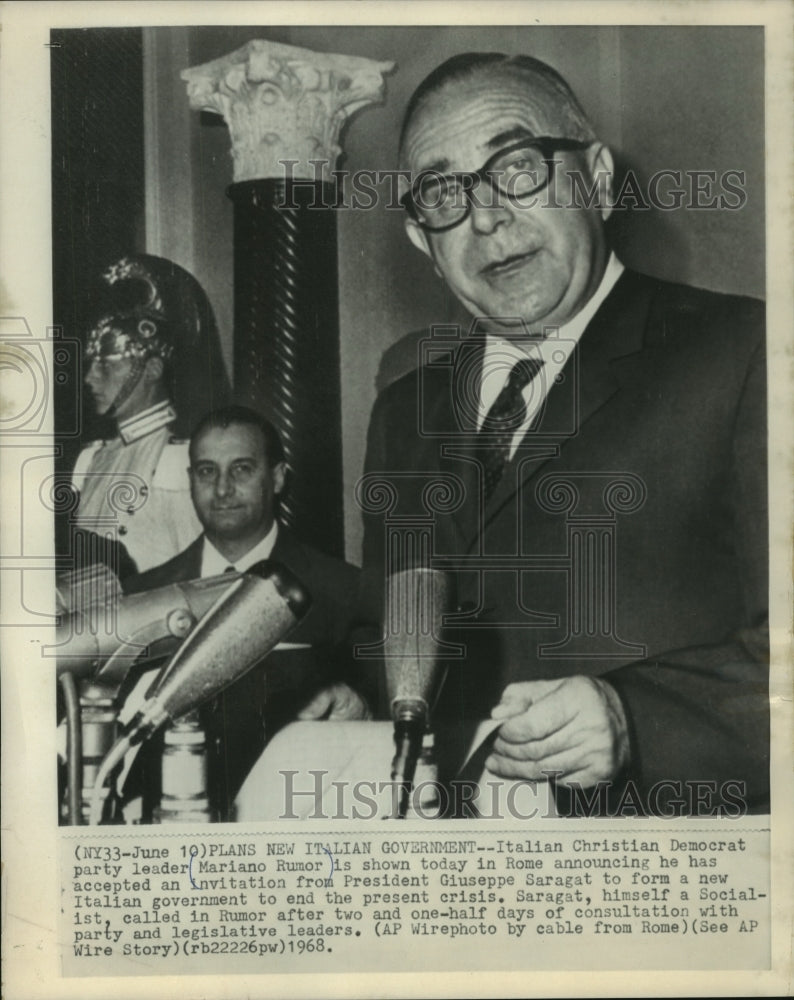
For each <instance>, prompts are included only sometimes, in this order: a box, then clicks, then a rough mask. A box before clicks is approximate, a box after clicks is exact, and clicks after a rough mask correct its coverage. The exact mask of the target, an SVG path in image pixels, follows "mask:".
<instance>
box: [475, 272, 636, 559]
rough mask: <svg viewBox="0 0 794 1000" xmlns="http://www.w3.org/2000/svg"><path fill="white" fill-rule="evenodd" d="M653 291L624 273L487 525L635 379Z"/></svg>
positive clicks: (503, 484)
mask: <svg viewBox="0 0 794 1000" xmlns="http://www.w3.org/2000/svg"><path fill="white" fill-rule="evenodd" d="M652 289H653V283H652V281H651V280H649V279H647V278H644V277H643V276H642V275H638V274H635V273H633V272H630V271H625V272H624V273H623V274H622V275H621V277H620V278H619V280H618V282H617V283H616V285H615V287H614V288H613V289H612V291H611V292H610V294H609V295H608V296H607V298H606V299H605V301H604V302H603V303H602V305H601V307H600V308H599V310H598V312H597V313H596V314H595V316H594V317H593V319H592V320H591V321H590V323H589V324H588V326H587V329H586V330H585V331H584V333H583V334H582V337H581V339H580V340H579V343H578V344H577V346H576V347H575V348H574V351H573V353H572V355H571V357H570V358H569V359H568V363H567V364H566V366H565V368H564V369H563V381H562V383H560V384H558V385H555V386H553V387H552V390H551V391H550V392H549V394H548V396H547V398H546V402H545V404H544V407H543V409H542V411H541V413H540V414H539V416H538V418H536V420H535V422H534V423H533V425H532V426H531V427H530V428H529V430H528V431H527V433H526V435H525V436H524V438H523V440H522V442H521V444H520V446H519V448H518V450H517V451H516V454H515V456H514V457H513V458H512V459H511V460H510V461H509V462H508V463H507V465H506V467H505V472H504V475H503V477H502V479H501V481H500V483H499V485H498V486H497V488H496V489H495V491H494V493H493V496H492V497H491V498H490V501H489V503H488V505H487V507H486V509H485V512H484V518H483V523H487V522H488V521H490V520H491V519H492V518H493V517H495V516H496V514H497V513H498V512H499V511H500V510H501V509H502V508H503V507H504V506H505V504H507V503H508V502H509V501H511V499H512V498H513V497H514V496H515V494H516V492H517V491H518V489H519V488H523V489H526V487H527V484H528V483H529V482H530V481H531V480H532V479H533V478H534V477H535V476H537V475H538V473H539V472H540V471H541V470H542V469H543V467H544V466H545V465H546V463H547V462H549V461H550V460H551V459H554V458H557V457H559V456H560V454H561V453H562V450H563V448H564V447H565V445H566V444H567V443H568V442H569V441H571V440H573V439H575V438H579V437H580V436H581V435H582V434H584V433H585V428H586V424H587V422H588V421H589V420H590V419H591V417H592V416H593V415H594V414H595V413H597V412H599V411H600V410H601V409H602V408H603V407H604V406H606V405H607V404H608V403H609V401H610V400H611V399H612V398H613V397H614V396H615V394H616V393H618V392H619V391H620V388H621V385H622V384H624V383H626V382H627V380H629V379H630V378H631V376H632V373H633V372H634V371H635V369H636V364H637V360H638V359H637V355H638V352H640V351H641V350H642V347H643V344H644V341H645V332H646V326H647V324H648V314H649V308H650V302H651V295H652ZM470 537H471V536H470ZM472 540H473V538H472Z"/></svg>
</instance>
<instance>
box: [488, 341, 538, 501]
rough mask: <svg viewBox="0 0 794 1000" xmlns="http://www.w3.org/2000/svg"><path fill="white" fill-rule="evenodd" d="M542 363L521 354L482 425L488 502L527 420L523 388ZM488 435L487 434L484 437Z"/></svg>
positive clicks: (533, 376)
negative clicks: (514, 437) (520, 429)
mask: <svg viewBox="0 0 794 1000" xmlns="http://www.w3.org/2000/svg"><path fill="white" fill-rule="evenodd" d="M542 367H543V362H542V361H540V360H538V359H537V358H522V359H521V360H520V361H517V362H516V363H515V364H514V365H513V367H512V368H511V370H510V374H509V375H508V377H507V381H506V382H505V384H504V386H503V387H502V390H501V392H500V393H499V395H498V396H497V397H496V399H495V400H494V402H493V405H492V406H491V408H490V410H489V411H488V414H487V415H486V417H485V420H484V421H483V425H482V427H481V428H480V431H479V434H478V438H480V439H481V441H480V444H479V445H478V449H477V452H478V457H479V459H480V461H481V462H482V467H483V488H484V490H485V502H486V503H487V502H488V501H489V500H490V498H491V496H492V495H493V492H494V490H495V489H496V487H497V486H498V485H499V481H500V480H501V478H502V474H503V472H504V468H505V465H506V464H507V459H508V456H509V455H510V445H511V443H512V441H513V435H514V434H515V432H516V431H517V430H518V428H519V427H520V426H521V424H522V423H523V422H524V418H525V417H526V413H527V404H526V402H525V401H524V395H523V393H524V389H526V387H527V386H528V385H529V383H530V382H531V381H532V379H534V378H535V376H536V375H537V374H538V372H539V371H540V370H541V368H542ZM483 436H485V437H483Z"/></svg>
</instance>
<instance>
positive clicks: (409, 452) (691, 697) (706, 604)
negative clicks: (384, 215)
mask: <svg viewBox="0 0 794 1000" xmlns="http://www.w3.org/2000/svg"><path fill="white" fill-rule="evenodd" d="M482 346H483V342H482V341H479V342H478V339H477V338H476V337H473V338H470V339H468V340H464V341H463V342H462V343H461V344H460V345H459V346H457V349H455V347H456V345H454V344H451V343H449V342H444V341H443V340H442V339H439V338H435V339H433V340H432V343H431V345H430V349H429V350H428V352H427V357H428V363H427V364H425V365H424V366H423V368H421V369H420V370H418V371H417V372H413V373H411V374H410V375H408V376H406V377H404V378H402V379H401V380H399V381H398V382H396V383H394V384H393V385H392V386H390V387H389V388H388V389H387V390H386V391H385V392H384V393H383V394H382V395H381V396H380V398H379V399H378V401H377V402H376V405H375V409H374V411H373V415H372V421H371V425H370V432H369V440H368V453H367V466H366V468H367V472H368V473H371V474H373V475H382V477H383V478H385V479H387V480H389V479H390V480H391V485H392V487H393V489H394V491H395V493H396V494H398V499H397V500H396V503H395V506H394V507H393V508H392V509H391V510H390V511H389V512H388V513H387V514H386V519H387V522H388V521H389V519H393V518H394V517H395V515H410V514H412V513H413V514H416V513H421V511H422V510H425V511H427V504H428V503H429V502H431V501H430V500H429V498H430V497H431V493H429V492H428V491H426V490H424V487H426V486H427V483H428V481H429V480H430V479H432V478H433V477H434V476H435V479H436V480H439V479H443V482H444V485H445V487H446V488H448V489H450V490H451V491H452V493H453V494H454V493H455V491H456V490H457V492H458V496H457V497H453V498H452V499H448V502H447V503H446V508H449V509H445V510H442V512H440V513H438V512H436V513H435V515H434V518H435V520H434V524H435V536H434V548H433V553H434V560H435V561H436V564H437V565H440V564H441V560H439V557H440V556H450V557H452V561H451V563H450V564H451V565H457V568H458V573H457V583H458V599H459V606H460V609H461V611H460V613H459V614H458V615H457V616H456V618H455V620H454V621H453V625H454V627H455V629H456V630H457V632H458V634H457V635H456V636H455V638H457V639H459V640H461V641H463V642H465V643H466V647H467V655H466V658H465V660H464V661H463V662H457V661H453V662H452V663H451V667H450V673H449V675H448V678H447V681H446V685H445V689H444V692H443V695H442V711H443V712H444V713H445V714H447V715H450V716H451V717H452V718H454V719H458V720H461V721H463V720H468V719H472V718H477V717H479V718H483V717H486V716H487V715H488V713H489V710H490V708H491V707H492V705H493V704H494V703H495V702H496V701H498V699H499V696H500V694H501V691H502V690H503V688H504V686H505V684H507V683H509V682H511V681H517V680H530V679H536V678H553V677H558V676H567V675H573V674H582V673H585V674H601V675H604V676H605V678H606V679H608V680H609V682H610V683H611V684H612V685H613V686H614V687H615V688H616V690H617V691H618V693H619V695H620V697H621V699H622V701H623V704H624V707H625V710H626V715H627V719H628V723H629V727H630V739H631V760H632V763H631V771H630V773H629V774H628V775H624V776H622V777H623V778H626V777H630V778H631V779H632V780H633V781H634V782H635V783H636V786H637V787H638V789H639V790H640V792H641V794H642V795H643V796H644V797H645V799H646V801H647V799H649V798H650V800H651V810H652V811H665V810H666V809H668V808H672V807H671V806H670V803H671V802H672V801H673V800H674V799H675V797H676V794H679V796H680V793H681V787H680V786H679V788H678V793H676V791H675V789H674V788H673V787H672V786H671V787H669V788H667V790H665V789H664V788H662V789H659V788H658V783H659V782H664V781H668V782H673V783H675V782H684V781H687V780H707V781H714V782H717V786H718V787H717V792H716V793H715V794H716V798H715V799H714V800H713V801H714V802H716V803H719V802H721V801H722V793H721V791H720V789H721V788H722V785H723V783H724V782H728V781H736V782H744V783H745V793H744V796H745V799H746V801H747V802H748V804H749V806H750V807H751V808H754V809H763V808H766V804H767V799H768V787H769V786H768V781H769V774H768V750H769V737H768V703H767V691H768V664H767V651H766V648H765V647H766V645H767V640H766V631H765V625H764V620H765V617H766V613H767V600H768V593H767V590H768V580H767V575H768V574H767V544H768V543H767V499H766V409H765V406H766V404H765V385H766V382H765V378H766V373H765V353H764V325H763V306H762V304H761V303H759V302H756V301H753V300H749V299H745V298H739V297H735V296H727V295H718V294H716V293H712V292H707V291H702V290H698V289H693V288H688V287H684V286H679V285H672V284H668V283H666V282H663V281H659V280H656V279H652V278H648V277H645V276H642V275H638V274H634V273H631V272H626V273H624V274H623V275H622V276H621V278H620V279H619V281H618V283H617V284H616V286H615V287H614V288H613V289H612V291H611V293H610V294H609V295H608V297H607V299H606V300H605V302H604V303H603V304H602V306H601V307H600V309H599V310H598V312H597V314H596V316H595V317H594V318H593V320H592V321H591V323H590V324H589V326H588V328H587V329H586V331H585V333H584V335H583V336H582V338H581V340H580V342H579V345H578V347H577V348H576V349H575V350H574V352H573V355H572V356H571V358H570V359H569V361H568V363H567V364H566V367H565V369H564V371H563V374H562V379H561V380H560V379H558V382H559V384H557V385H555V386H554V387H553V390H552V391H551V393H550V394H549V396H548V397H547V399H546V403H545V405H544V408H543V411H542V413H541V414H540V415H539V417H538V418H537V419H536V421H535V422H534V424H533V426H532V427H531V428H530V430H529V432H528V433H527V435H526V436H525V438H524V439H523V442H522V445H521V447H520V449H519V451H518V452H517V454H516V456H515V458H514V459H513V460H512V461H511V462H510V463H508V465H507V467H506V469H505V473H504V476H503V478H502V481H501V483H500V485H499V486H498V487H497V489H496V491H495V493H494V495H493V497H492V498H491V499H490V501H489V503H488V504H487V505H486V506H485V507H484V509H483V506H482V504H481V501H480V496H481V494H480V465H479V464H478V462H477V459H476V455H475V453H474V452H475V448H474V444H473V430H474V419H475V413H476V405H473V404H476V400H477V399H478V398H479V391H478V387H477V377H478V373H479V360H480V357H481V351H482ZM365 482H366V481H365ZM423 490H424V492H423ZM364 492H365V493H366V491H364ZM373 495H374V494H373ZM437 496H441V493H439V494H437ZM458 501H460V502H459V503H458ZM365 502H366V498H365ZM456 504H457V506H456ZM383 506H384V505H383V504H380V506H379V505H378V504H377V503H374V504H372V505H371V508H370V512H369V513H368V514H366V515H365V540H364V570H365V573H364V577H363V592H364V593H365V595H368V594H372V593H375V592H376V591H379V590H382V581H383V577H384V574H385V570H384V538H385V534H384V531H385V528H386V527H388V523H387V524H386V526H384V513H383ZM442 506H444V505H442ZM451 508H454V509H451ZM391 523H392V526H396V525H397V522H396V521H392V522H391ZM466 557H467V558H468V559H469V560H470V561H469V562H468V563H466V562H465V558H466ZM378 600H379V598H378ZM373 612H374V608H370V613H373ZM723 792H724V793H725V795H726V797H727V798H728V799H729V798H730V797H731V795H733V796H734V797H735V796H736V794H737V793H736V790H735V789H733V790H731V789H730V788H729V789H728V790H727V791H725V790H724V789H723ZM684 794H686V790H685V792H684ZM684 811H689V810H688V809H684Z"/></svg>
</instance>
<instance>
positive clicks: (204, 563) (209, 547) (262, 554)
mask: <svg viewBox="0 0 794 1000" xmlns="http://www.w3.org/2000/svg"><path fill="white" fill-rule="evenodd" d="M276 538H278V522H277V521H274V522H273V527H272V528H271V529H270V531H268V533H267V534H266V535H265V537H264V538H263V539H262V541H261V542H257V543H256V545H255V546H254V547H253V548H252V549H249V550H248V552H246V554H245V555H244V556H240V558H239V559H236V560H235V561H234V562H233V563H232V562H230V561H229V560H228V559H227V558H226V556H223V555H221V553H220V552H218V550H217V549H216V548H215V546H214V545H213V544H212V542H211V541H210V540H209V538H207V536H206V535H205V536H204V548H203V549H202V553H201V578H202V579H204V577H205V576H218V574H220V573H225V572H226V570H227V569H228V567H229V566H234V568H235V569H236V570H237V572H238V573H245V571H246V570H247V569H250V568H251V567H252V566H255V565H256V563H258V562H261V561H262V560H263V559H269V558H270V554H271V553H272V551H273V546H274V545H275V544H276Z"/></svg>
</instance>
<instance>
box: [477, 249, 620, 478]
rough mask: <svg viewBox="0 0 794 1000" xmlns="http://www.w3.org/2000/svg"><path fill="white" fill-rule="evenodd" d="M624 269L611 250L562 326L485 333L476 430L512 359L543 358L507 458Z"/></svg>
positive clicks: (505, 376)
mask: <svg viewBox="0 0 794 1000" xmlns="http://www.w3.org/2000/svg"><path fill="white" fill-rule="evenodd" d="M623 270H624V268H623V265H622V264H621V263H620V261H619V260H618V259H617V257H616V256H615V255H614V254H611V255H610V258H609V261H608V262H607V266H606V269H605V270H604V274H603V277H602V278H601V283H600V284H599V286H598V288H597V289H596V292H595V294H594V295H593V296H592V297H591V298H590V299H589V300H588V301H587V303H586V304H585V306H584V308H582V309H580V310H579V312H578V313H577V314H576V315H575V316H574V317H573V319H572V320H570V321H569V322H568V323H565V324H564V325H563V326H561V327H559V328H555V329H553V330H549V331H544V333H545V334H546V335H545V336H543V335H540V334H538V335H537V336H526V337H516V338H506V337H499V336H496V335H493V334H489V335H488V336H487V337H486V341H485V354H484V356H483V366H482V378H481V381H480V407H479V412H478V415H477V429H478V430H479V429H480V428H481V427H482V425H483V423H484V421H485V417H486V416H487V414H488V411H489V410H490V408H491V406H492V405H493V404H494V402H495V401H496V397H497V396H498V395H499V393H500V392H501V391H502V387H503V386H504V384H505V382H506V381H507V377H508V375H509V374H510V371H511V370H512V368H513V366H514V365H515V363H516V362H517V361H520V360H521V359H522V358H526V357H530V358H534V359H535V360H537V361H542V362H543V369H542V371H541V372H540V373H539V375H538V376H537V377H536V378H534V379H532V380H531V381H530V382H529V384H528V385H527V386H526V388H525V389H524V391H523V396H524V402H525V403H526V407H527V410H526V414H525V416H524V420H523V422H522V424H521V426H520V427H518V428H517V430H516V432H515V434H514V435H513V440H512V443H511V445H510V458H512V457H513V456H514V455H515V453H516V451H517V450H518V446H519V444H520V443H521V439H522V438H523V437H524V435H525V434H526V432H527V431H528V430H529V428H530V425H531V424H532V421H533V420H534V419H535V417H536V416H537V414H538V412H539V411H540V408H541V407H542V406H543V403H544V402H545V400H546V397H547V396H548V394H549V391H550V390H551V387H552V386H553V385H554V380H555V379H556V377H557V376H558V375H559V374H560V372H561V371H562V369H563V368H564V367H565V365H566V364H567V362H568V359H569V358H570V356H571V354H572V352H573V349H574V347H576V345H577V344H578V342H579V339H580V337H581V336H582V334H583V333H584V331H585V329H586V327H587V324H588V323H589V322H590V320H591V319H592V318H593V316H595V314H596V312H597V311H598V308H599V306H600V305H601V303H602V302H603V301H604V299H605V298H606V297H607V295H609V293H610V292H611V291H612V288H613V287H614V285H615V283H616V282H617V280H618V278H619V277H620V276H621V274H622V273H623Z"/></svg>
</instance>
